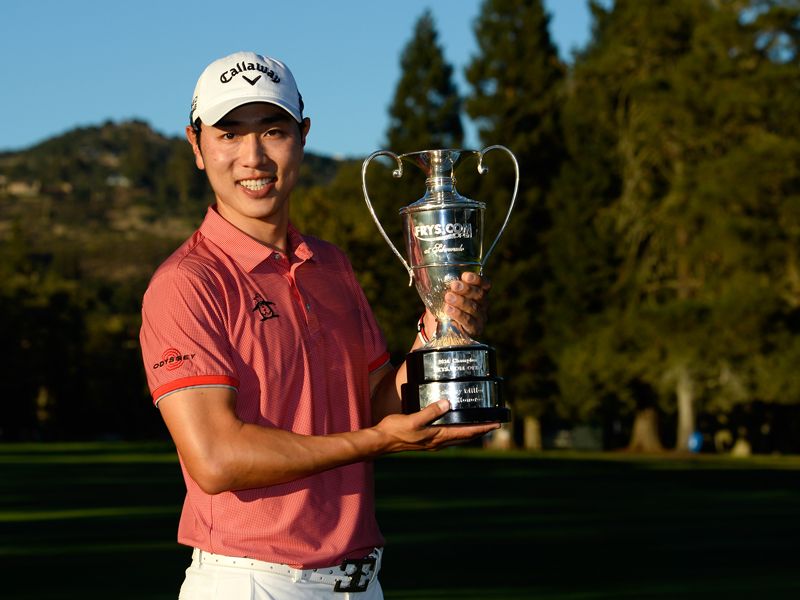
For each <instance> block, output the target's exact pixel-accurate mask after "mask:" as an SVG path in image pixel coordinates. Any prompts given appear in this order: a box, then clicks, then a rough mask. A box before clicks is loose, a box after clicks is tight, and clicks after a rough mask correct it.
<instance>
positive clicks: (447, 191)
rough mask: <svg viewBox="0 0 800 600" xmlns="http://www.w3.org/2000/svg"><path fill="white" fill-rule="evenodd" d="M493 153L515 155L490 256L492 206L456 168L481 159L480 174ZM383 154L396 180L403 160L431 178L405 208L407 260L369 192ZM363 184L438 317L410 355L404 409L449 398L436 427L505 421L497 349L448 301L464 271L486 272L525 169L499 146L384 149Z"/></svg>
mask: <svg viewBox="0 0 800 600" xmlns="http://www.w3.org/2000/svg"><path fill="white" fill-rule="evenodd" d="M492 150H501V151H504V152H506V153H507V154H508V156H510V157H511V160H512V162H513V164H514V170H515V173H516V180H515V182H514V188H513V193H512V195H511V202H510V203H509V206H508V211H507V212H506V216H505V219H504V220H503V224H502V225H501V227H500V230H499V232H498V233H497V236H496V237H495V239H494V241H493V242H492V244H491V245H490V246H489V249H488V250H487V251H486V253H485V254H484V251H483V238H484V212H485V210H486V205H485V203H483V202H479V201H476V200H471V199H469V198H466V197H464V196H462V195H461V194H459V193H458V191H457V190H456V180H455V176H454V174H455V169H456V165H457V163H458V162H459V161H460V160H463V159H464V158H465V157H471V156H477V158H478V173H480V174H483V173H485V172H486V171H487V169H486V167H485V166H484V164H483V159H484V156H485V155H486V154H487V153H488V152H490V151H492ZM379 156H388V157H390V158H392V159H393V160H394V161H395V162H396V164H397V168H396V169H395V170H394V172H393V174H394V176H395V177H398V178H399V177H402V176H403V163H404V162H408V163H412V164H414V165H417V166H418V167H420V168H422V170H423V171H424V172H425V174H426V180H425V194H424V195H423V196H422V198H420V199H419V200H417V201H416V202H413V203H412V204H409V205H408V206H404V207H402V208H400V209H399V214H400V217H401V218H402V224H403V236H404V241H405V248H406V257H404V256H403V255H402V254H401V253H400V252H399V251H398V249H397V247H396V246H395V244H394V243H393V242H392V240H391V239H390V238H389V236H388V235H387V233H386V231H385V229H384V228H383V226H382V225H381V222H380V219H379V218H378V216H377V215H376V213H375V209H374V207H373V205H372V201H371V200H370V197H369V193H368V191H367V180H366V174H367V167H368V166H369V164H370V162H372V160H373V159H375V158H377V157H379ZM361 182H362V189H363V191H364V199H365V201H366V203H367V207H368V208H369V211H370V214H371V215H372V218H373V220H374V221H375V224H376V225H377V226H378V230H379V231H380V233H381V235H382V236H383V238H384V239H385V240H386V242H387V243H388V244H389V246H390V247H391V249H392V251H393V252H394V253H395V255H396V256H397V257H398V258H399V259H400V261H401V262H402V263H403V265H404V266H405V268H406V271H407V272H408V275H409V278H410V280H411V281H412V282H413V283H414V284H415V286H416V288H417V292H418V293H419V295H420V298H422V301H423V303H424V304H425V307H426V308H427V309H428V310H429V311H430V312H431V313H432V314H433V315H434V316H435V317H436V332H435V334H434V335H433V336H432V337H431V338H430V339H429V341H428V342H427V343H426V344H425V345H423V346H422V347H421V348H417V349H416V350H413V351H411V352H410V353H409V354H408V355H407V357H406V368H407V372H408V381H407V383H405V384H403V385H402V386H401V393H402V401H403V412H404V413H406V414H410V413H412V412H416V411H418V410H420V409H421V408H424V407H426V406H428V405H429V404H431V403H433V402H437V401H438V400H442V399H447V400H448V401H449V402H450V409H451V410H450V411H449V412H448V413H446V414H445V415H443V416H442V417H441V418H439V419H438V420H437V421H435V424H439V425H461V424H472V423H492V422H500V423H505V422H507V421H508V420H509V419H510V411H509V410H508V408H507V407H506V406H505V403H504V401H503V390H502V383H503V381H502V378H501V377H500V376H499V375H498V373H497V359H496V353H495V350H494V348H492V347H490V346H488V345H486V344H483V343H481V342H478V341H475V340H473V339H472V338H471V337H470V336H469V335H467V334H466V333H465V332H463V331H461V329H460V328H459V327H458V324H457V323H455V322H454V321H453V320H452V319H451V318H450V317H449V316H448V314H447V313H446V312H445V300H444V297H445V294H446V293H447V291H448V290H449V288H450V282H452V281H453V280H455V279H460V278H461V275H462V273H464V272H466V271H472V272H475V273H478V274H481V275H482V274H483V268H484V265H485V264H486V261H487V259H488V258H489V256H490V255H491V253H492V251H493V250H494V247H495V246H496V245H497V242H498V241H499V240H500V237H501V236H502V234H503V232H504V231H505V228H506V225H508V219H509V217H510V216H511V211H512V210H513V208H514V202H515V200H516V197H517V189H518V186H519V166H518V164H517V159H516V158H515V157H514V154H513V153H512V152H511V151H510V150H509V149H508V148H506V147H504V146H498V145H495V146H489V147H487V148H484V149H483V150H480V151H476V150H450V149H439V150H422V151H419V152H410V153H407V154H400V155H397V154H395V153H393V152H390V151H388V150H380V151H378V152H373V153H372V154H371V155H370V156H369V157H367V159H366V160H365V161H364V163H363V165H362V168H361Z"/></svg>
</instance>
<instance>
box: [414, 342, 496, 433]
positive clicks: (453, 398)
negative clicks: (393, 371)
mask: <svg viewBox="0 0 800 600" xmlns="http://www.w3.org/2000/svg"><path fill="white" fill-rule="evenodd" d="M495 364H496V361H495V357H494V349H493V348H490V347H489V346H487V345H485V344H477V343H476V344H475V345H471V346H448V347H444V348H421V349H418V350H414V351H413V352H410V353H409V354H408V356H407V357H406V370H407V373H408V382H407V383H404V384H403V385H402V386H401V388H400V392H401V396H402V402H403V413H404V414H411V413H414V412H417V411H419V410H420V409H421V408H425V407H426V406H428V405H429V404H432V403H434V402H436V401H438V400H442V399H446V400H448V401H449V402H450V409H451V410H450V411H449V412H447V413H445V414H444V415H443V416H442V417H440V418H439V419H437V420H436V421H434V422H433V424H434V425H466V424H470V423H472V424H476V423H507V422H508V421H509V420H510V419H511V411H509V410H508V409H507V408H505V406H504V405H503V400H502V382H503V380H502V379H501V378H500V377H497V376H496V373H497V369H496V366H495Z"/></svg>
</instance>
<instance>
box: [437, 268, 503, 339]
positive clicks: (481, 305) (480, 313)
mask: <svg viewBox="0 0 800 600" xmlns="http://www.w3.org/2000/svg"><path fill="white" fill-rule="evenodd" d="M491 287H492V284H491V283H490V281H489V280H488V279H487V278H486V277H482V276H480V275H478V274H477V273H473V272H472V271H466V272H464V273H462V274H461V279H456V280H453V281H451V282H450V290H449V291H448V292H447V293H446V294H445V297H444V300H445V311H446V312H447V315H448V316H449V317H450V318H451V319H452V320H453V321H455V322H456V323H457V324H458V328H459V329H460V330H461V331H463V332H464V333H466V334H467V335H469V336H470V337H477V336H479V335H480V334H481V332H483V328H484V326H485V325H486V318H487V313H488V311H489V289H490V288H491ZM425 331H428V332H431V333H429V334H428V335H431V334H432V332H434V331H436V318H435V317H434V316H433V315H432V314H430V313H429V312H427V311H426V313H425Z"/></svg>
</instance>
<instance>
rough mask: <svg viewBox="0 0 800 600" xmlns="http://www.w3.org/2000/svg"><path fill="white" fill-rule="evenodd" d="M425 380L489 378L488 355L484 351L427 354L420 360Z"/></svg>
mask: <svg viewBox="0 0 800 600" xmlns="http://www.w3.org/2000/svg"><path fill="white" fill-rule="evenodd" d="M422 376H423V378H424V379H425V380H436V379H458V378H460V377H490V376H491V373H490V372H489V353H488V351H486V350H477V351H474V350H473V351H468V350H442V351H441V352H428V353H425V354H424V355H423V358H422Z"/></svg>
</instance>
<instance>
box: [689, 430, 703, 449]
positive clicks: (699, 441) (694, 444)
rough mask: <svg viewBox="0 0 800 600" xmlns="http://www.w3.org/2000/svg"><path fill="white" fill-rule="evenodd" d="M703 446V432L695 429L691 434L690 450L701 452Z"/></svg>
mask: <svg viewBox="0 0 800 600" xmlns="http://www.w3.org/2000/svg"><path fill="white" fill-rule="evenodd" d="M702 448H703V434H702V433H700V432H699V431H695V432H693V433H692V435H690V436H689V452H700V450H701V449H702Z"/></svg>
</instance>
